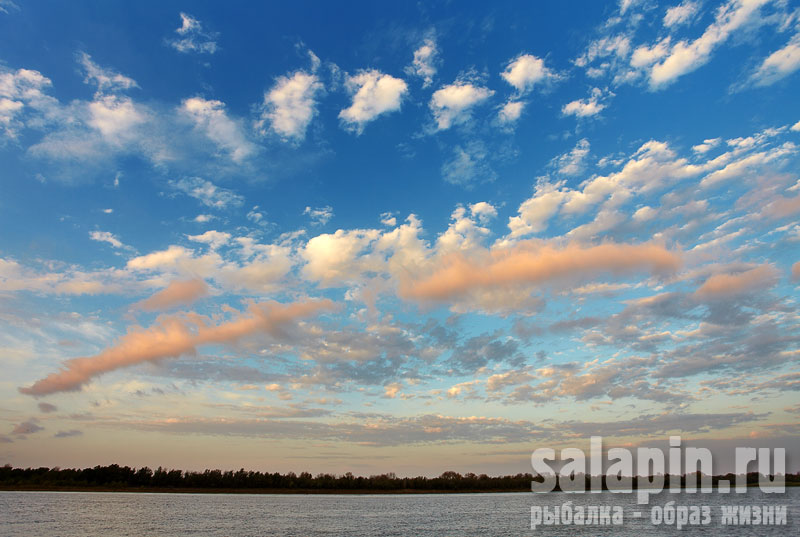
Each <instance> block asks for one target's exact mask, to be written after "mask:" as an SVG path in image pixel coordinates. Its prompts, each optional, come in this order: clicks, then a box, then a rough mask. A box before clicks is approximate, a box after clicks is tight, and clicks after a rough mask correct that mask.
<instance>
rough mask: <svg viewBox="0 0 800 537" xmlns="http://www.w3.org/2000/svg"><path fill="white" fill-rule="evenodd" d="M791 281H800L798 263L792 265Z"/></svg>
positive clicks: (799, 263)
mask: <svg viewBox="0 0 800 537" xmlns="http://www.w3.org/2000/svg"><path fill="white" fill-rule="evenodd" d="M792 280H794V281H798V280H800V261H798V262H797V263H795V264H794V265H792Z"/></svg>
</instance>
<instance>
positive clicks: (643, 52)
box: [631, 36, 672, 69]
mask: <svg viewBox="0 0 800 537" xmlns="http://www.w3.org/2000/svg"><path fill="white" fill-rule="evenodd" d="M670 41H672V38H671V37H669V36H667V37H665V38H664V39H662V40H661V41H659V42H658V43H656V44H655V45H653V46H652V47H649V46H647V45H642V46H641V47H637V48H636V50H634V51H633V54H632V55H631V67H636V68H637V69H640V68H645V67H649V66H651V65H653V64H654V63H656V62H657V61H659V60H660V59H661V58H663V57H665V56H666V55H667V54H669V52H670V48H669V46H670Z"/></svg>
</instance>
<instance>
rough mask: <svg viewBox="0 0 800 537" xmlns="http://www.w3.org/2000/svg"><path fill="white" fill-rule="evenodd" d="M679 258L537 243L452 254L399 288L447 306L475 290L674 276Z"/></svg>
mask: <svg viewBox="0 0 800 537" xmlns="http://www.w3.org/2000/svg"><path fill="white" fill-rule="evenodd" d="M680 264H681V256H680V255H679V254H678V253H676V252H672V251H669V250H667V249H666V248H664V247H663V246H661V245H658V244H655V243H642V244H614V243H606V244H600V245H597V246H584V245H580V244H577V243H570V244H568V245H566V246H563V247H558V246H552V245H549V244H539V243H536V242H530V243H520V244H519V245H517V246H515V247H513V248H507V249H498V250H493V251H486V252H482V253H480V254H479V255H473V256H466V255H463V254H451V255H449V256H447V257H445V258H444V259H443V260H442V261H441V262H440V263H438V264H437V266H436V268H435V269H434V271H433V272H432V273H431V274H430V275H428V276H426V277H423V278H421V279H416V280H411V281H407V282H404V284H403V285H402V286H401V290H400V294H401V296H403V297H406V298H415V299H423V300H449V299H452V298H454V297H457V296H459V295H463V294H465V293H468V292H470V291H471V290H474V289H487V288H489V289H494V288H503V287H507V286H513V285H517V284H532V285H539V286H541V285H548V284H553V283H557V282H559V281H561V282H564V281H583V280H595V279H597V278H600V277H602V276H604V275H605V274H607V273H612V274H624V273H631V272H637V271H649V272H651V273H654V274H664V273H668V272H672V271H675V270H677V268H678V267H679V266H680Z"/></svg>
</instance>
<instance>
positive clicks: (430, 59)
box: [405, 38, 439, 88]
mask: <svg viewBox="0 0 800 537" xmlns="http://www.w3.org/2000/svg"><path fill="white" fill-rule="evenodd" d="M438 54H439V51H438V50H437V48H436V41H434V40H433V39H431V38H427V39H425V41H423V43H422V45H420V47H419V48H418V49H417V50H415V51H414V59H413V60H412V62H411V65H409V66H407V67H406V68H405V72H406V74H408V75H411V76H417V77H419V78H421V79H422V87H423V88H427V87H428V86H430V85H431V84H432V83H433V77H434V76H436V62H437V59H438Z"/></svg>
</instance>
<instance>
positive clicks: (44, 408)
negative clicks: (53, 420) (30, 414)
mask: <svg viewBox="0 0 800 537" xmlns="http://www.w3.org/2000/svg"><path fill="white" fill-rule="evenodd" d="M38 406H39V410H40V411H41V412H44V413H45V414H50V413H51V412H56V411H57V410H58V407H57V406H56V405H51V404H50V403H44V402H42V403H39V405H38Z"/></svg>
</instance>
